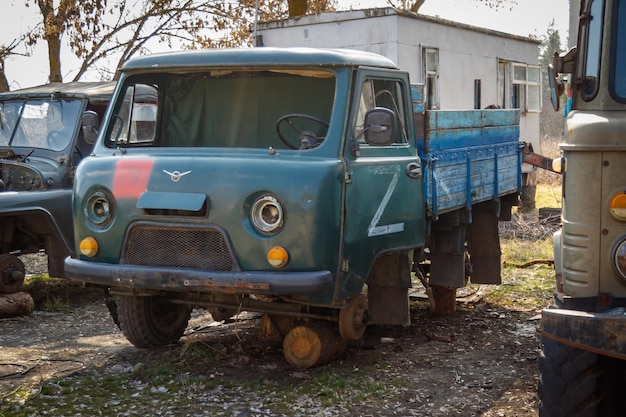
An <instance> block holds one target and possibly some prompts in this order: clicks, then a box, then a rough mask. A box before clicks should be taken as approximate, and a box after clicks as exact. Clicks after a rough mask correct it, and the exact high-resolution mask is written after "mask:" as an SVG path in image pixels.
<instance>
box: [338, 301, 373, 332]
mask: <svg viewBox="0 0 626 417" xmlns="http://www.w3.org/2000/svg"><path fill="white" fill-rule="evenodd" d="M366 326H367V297H366V296H365V295H363V294H360V295H358V296H357V297H355V298H353V299H352V301H350V304H349V305H348V307H346V308H344V309H343V310H341V311H340V312H339V334H341V337H343V338H344V339H347V340H359V339H360V338H362V337H363V334H364V333H365V327H366Z"/></svg>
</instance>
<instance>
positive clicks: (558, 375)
mask: <svg viewBox="0 0 626 417" xmlns="http://www.w3.org/2000/svg"><path fill="white" fill-rule="evenodd" d="M542 340H543V352H542V354H541V356H540V358H539V373H540V374H541V375H540V378H539V399H540V404H539V416H540V417H601V416H615V415H618V414H616V413H615V411H616V410H615V408H614V407H615V399H616V397H615V396H614V393H615V389H616V384H615V383H616V382H617V381H616V380H615V376H616V372H615V362H620V361H617V360H615V359H612V358H608V357H604V356H601V355H597V354H595V353H592V352H589V351H586V350H582V349H578V348H575V347H572V346H568V345H565V344H563V343H559V342H557V341H554V340H552V339H548V338H545V337H544V338H542Z"/></svg>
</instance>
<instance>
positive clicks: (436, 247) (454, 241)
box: [430, 211, 467, 288]
mask: <svg viewBox="0 0 626 417" xmlns="http://www.w3.org/2000/svg"><path fill="white" fill-rule="evenodd" d="M466 230H467V228H466V224H465V223H463V222H461V215H460V213H459V212H458V211H457V212H453V213H449V214H446V215H444V216H441V217H440V218H439V220H438V221H437V222H435V223H433V225H432V238H431V244H430V263H431V265H430V285H432V286H434V285H439V286H442V287H451V288H462V287H464V286H465V283H466V279H465V277H466V274H465V235H466Z"/></svg>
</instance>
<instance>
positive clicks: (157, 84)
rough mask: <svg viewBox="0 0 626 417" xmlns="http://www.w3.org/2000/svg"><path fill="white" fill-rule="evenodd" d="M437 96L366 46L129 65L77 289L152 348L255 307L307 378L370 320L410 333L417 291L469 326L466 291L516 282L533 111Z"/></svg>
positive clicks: (112, 112)
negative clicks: (524, 117)
mask: <svg viewBox="0 0 626 417" xmlns="http://www.w3.org/2000/svg"><path fill="white" fill-rule="evenodd" d="M423 96H424V92H423V88H421V87H420V86H411V84H410V80H409V77H408V74H407V73H405V72H403V71H400V70H399V69H398V68H397V67H396V65H395V64H394V63H393V62H392V61H390V60H389V59H387V58H384V57H382V56H380V55H376V54H371V53H366V52H360V51H352V50H333V49H309V48H284V49H282V48H252V49H223V50H202V51H185V52H172V53H166V54H157V55H149V56H143V57H138V58H134V59H132V60H129V61H128V62H126V63H125V64H124V66H123V67H122V69H121V74H120V79H119V81H118V84H117V87H116V90H115V93H114V95H113V99H112V102H111V105H110V107H109V108H108V110H107V114H106V115H105V118H104V122H103V123H104V125H103V128H102V130H101V133H100V135H99V138H98V141H97V143H96V144H95V146H94V149H93V156H92V157H91V158H88V159H87V160H85V161H84V162H83V163H81V165H80V166H79V169H78V172H77V175H76V181H75V184H74V197H73V212H74V230H75V245H76V247H77V251H76V255H75V256H73V257H68V258H67V259H66V261H65V270H66V274H67V276H68V278H70V279H72V280H77V281H81V282H83V283H85V284H86V285H89V286H97V287H101V288H104V289H105V290H106V291H107V292H108V293H109V294H110V295H111V296H112V297H114V300H115V307H116V308H115V309H113V310H112V312H113V314H114V317H116V318H117V319H119V325H120V328H121V330H122V332H123V333H124V335H125V336H126V337H127V338H128V340H130V341H131V342H132V343H133V344H134V345H136V346H138V347H154V346H159V345H164V344H168V343H172V342H175V341H177V340H178V339H179V338H180V337H181V336H182V335H183V332H184V330H185V328H186V326H187V322H188V320H189V315H190V312H191V311H192V309H194V308H206V309H208V311H210V312H211V314H212V315H213V317H214V318H215V319H218V320H219V319H221V318H226V317H229V316H232V315H234V314H236V313H237V312H238V311H242V310H247V311H255V312H260V313H263V319H262V320H261V326H260V327H261V334H262V335H263V336H264V337H266V338H271V339H276V338H278V339H279V340H281V341H282V344H283V352H284V355H285V358H286V360H287V361H288V362H289V363H291V364H292V365H294V366H298V367H304V368H306V367H310V366H315V365H318V364H320V363H324V362H326V361H330V360H333V359H334V358H336V357H337V356H338V355H341V354H343V352H344V351H345V349H346V345H347V343H348V342H349V341H353V340H359V339H360V338H361V337H362V336H363V334H364V331H365V328H366V325H367V324H368V323H369V324H391V325H406V324H409V323H410V315H409V299H408V290H409V288H410V287H411V285H412V282H413V278H415V279H417V278H420V279H421V280H422V281H423V283H424V284H425V285H426V286H427V287H428V291H429V294H431V303H432V307H433V310H434V311H436V312H443V313H445V312H450V311H451V310H452V311H453V310H454V294H455V292H456V288H459V287H463V286H464V285H465V284H466V283H467V281H468V279H471V280H472V282H474V283H489V284H493V283H499V282H500V279H501V278H500V272H501V271H500V268H501V264H500V245H499V238H498V221H499V220H500V219H507V218H509V217H510V215H511V207H512V206H514V205H516V204H517V202H518V195H519V191H520V188H521V183H520V181H521V163H522V157H521V152H520V143H519V111H518V110H500V109H490V110H467V111H425V110H424V102H423ZM451 295H452V297H451ZM451 300H452V301H451Z"/></svg>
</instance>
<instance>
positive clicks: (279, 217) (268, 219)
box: [250, 194, 286, 235]
mask: <svg viewBox="0 0 626 417" xmlns="http://www.w3.org/2000/svg"><path fill="white" fill-rule="evenodd" d="M285 214H286V212H285V209H284V207H283V204H282V203H281V201H280V200H279V199H278V198H277V197H275V196H273V195H271V194H263V195H261V196H260V197H258V198H256V199H255V200H254V203H252V207H251V208H250V222H251V223H252V225H253V226H254V228H255V229H256V230H258V231H259V232H261V233H263V234H264V235H275V234H277V233H279V232H280V231H281V230H283V227H284V226H285Z"/></svg>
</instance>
